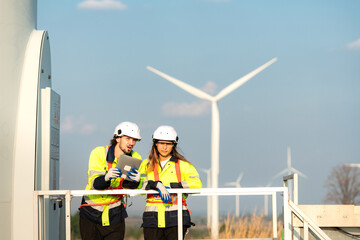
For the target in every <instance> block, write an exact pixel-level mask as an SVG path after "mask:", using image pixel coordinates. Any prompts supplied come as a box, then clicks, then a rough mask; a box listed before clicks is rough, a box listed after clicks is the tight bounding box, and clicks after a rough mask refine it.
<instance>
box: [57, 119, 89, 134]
mask: <svg viewBox="0 0 360 240" xmlns="http://www.w3.org/2000/svg"><path fill="white" fill-rule="evenodd" d="M95 130H96V126H95V125H94V124H90V123H87V122H86V121H85V118H84V117H83V116H81V117H74V116H66V117H65V120H64V121H63V122H62V123H61V127H60V131H61V132H63V133H80V134H90V133H93V132H94V131H95Z"/></svg>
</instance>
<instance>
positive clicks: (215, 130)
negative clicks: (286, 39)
mask: <svg viewBox="0 0 360 240" xmlns="http://www.w3.org/2000/svg"><path fill="white" fill-rule="evenodd" d="M276 60H277V58H273V59H271V60H270V61H268V62H267V63H265V64H264V65H262V66H260V67H258V68H257V69H255V70H253V71H252V72H250V73H248V74H247V75H245V76H243V77H242V78H239V79H238V80H236V81H235V82H233V83H232V84H230V85H229V86H227V87H225V88H224V89H223V90H221V91H220V92H219V93H218V94H217V95H216V96H215V97H214V96H210V95H209V94H207V93H205V92H204V91H202V90H200V89H197V88H195V87H193V86H191V85H189V84H187V83H184V82H182V81H180V80H178V79H176V78H173V77H171V76H169V75H167V74H165V73H162V72H160V71H159V70H156V69H155V68H152V67H150V66H147V67H146V68H147V69H148V70H149V71H151V72H153V73H155V74H157V75H159V76H161V77H163V78H165V79H166V80H168V81H169V82H171V83H173V84H175V85H176V86H178V87H180V88H182V89H183V90H185V91H187V92H188V93H190V94H192V95H194V96H196V97H198V98H201V99H205V100H208V101H210V102H211V112H212V114H211V115H212V117H211V119H212V120H211V129H212V131H211V176H212V183H211V187H213V188H218V186H219V147H220V146H219V145H220V144H219V142H220V119H219V109H218V106H217V101H218V100H220V99H222V98H223V97H225V96H226V95H228V94H229V93H231V92H232V91H234V90H235V89H237V88H238V87H240V86H241V85H243V84H244V83H246V82H247V81H248V80H250V79H251V78H252V77H254V76H255V75H256V74H258V73H259V72H261V71H262V70H264V69H265V68H267V67H268V66H270V65H271V64H273V63H274V62H275V61H276ZM211 216H212V217H211V218H212V223H211V235H212V237H213V238H218V235H219V197H218V196H217V195H213V196H212V213H211Z"/></svg>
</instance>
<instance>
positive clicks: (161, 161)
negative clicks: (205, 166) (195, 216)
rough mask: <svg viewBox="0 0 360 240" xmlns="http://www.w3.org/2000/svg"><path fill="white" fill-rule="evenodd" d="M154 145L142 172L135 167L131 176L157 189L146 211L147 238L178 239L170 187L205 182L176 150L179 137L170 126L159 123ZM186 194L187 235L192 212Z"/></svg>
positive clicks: (199, 185) (144, 184) (198, 184)
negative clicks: (187, 203) (169, 191)
mask: <svg viewBox="0 0 360 240" xmlns="http://www.w3.org/2000/svg"><path fill="white" fill-rule="evenodd" d="M152 138H153V145H152V148H151V151H150V154H149V158H148V159H145V160H144V161H143V162H142V164H141V166H140V168H139V171H137V170H136V169H132V171H130V174H129V175H128V177H129V178H130V179H132V180H134V181H138V182H140V183H139V187H138V188H141V189H145V190H150V189H152V190H157V191H158V192H159V195H160V196H159V195H158V194H155V195H153V194H148V195H147V199H146V207H145V211H144V214H143V224H142V227H143V229H144V238H145V240H155V239H156V240H159V239H164V240H166V239H169V240H174V239H177V238H178V229H177V222H178V220H177V199H176V198H177V194H169V193H168V191H167V190H166V189H169V188H201V187H202V183H201V181H200V178H199V173H198V172H197V171H196V169H195V167H194V166H193V165H192V164H191V163H190V162H189V161H187V160H186V159H185V157H184V156H182V155H181V154H180V153H178V151H177V143H178V136H177V133H176V131H175V129H174V128H173V127H171V126H160V127H158V128H157V129H156V130H155V132H154V134H153V137H152ZM186 197H187V195H185V194H184V195H183V199H182V202H183V229H184V234H183V236H184V235H185V232H186V231H187V229H188V228H190V227H191V225H194V224H193V223H192V222H191V218H190V213H189V210H188V208H187V206H186Z"/></svg>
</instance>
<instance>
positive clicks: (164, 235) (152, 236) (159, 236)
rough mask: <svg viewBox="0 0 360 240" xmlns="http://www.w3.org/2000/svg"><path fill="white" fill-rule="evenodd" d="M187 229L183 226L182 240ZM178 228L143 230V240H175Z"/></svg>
mask: <svg viewBox="0 0 360 240" xmlns="http://www.w3.org/2000/svg"><path fill="white" fill-rule="evenodd" d="M186 231H187V228H186V227H185V226H183V239H185V233H186ZM177 239H178V228H177V227H169V228H144V240H177Z"/></svg>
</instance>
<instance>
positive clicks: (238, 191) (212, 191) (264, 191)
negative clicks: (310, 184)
mask: <svg viewBox="0 0 360 240" xmlns="http://www.w3.org/2000/svg"><path fill="white" fill-rule="evenodd" d="M284 189H285V188H284V187H268V188H262V187H261V188H199V189H195V188H191V189H189V188H176V189H168V191H169V193H190V194H195V195H194V196H208V195H271V194H272V193H274V192H284ZM34 192H35V194H37V195H65V194H67V193H68V192H70V194H71V195H72V196H83V195H104V194H125V195H130V196H135V195H141V194H156V193H158V192H157V191H155V190H138V189H137V190H134V189H121V190H39V191H34Z"/></svg>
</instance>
